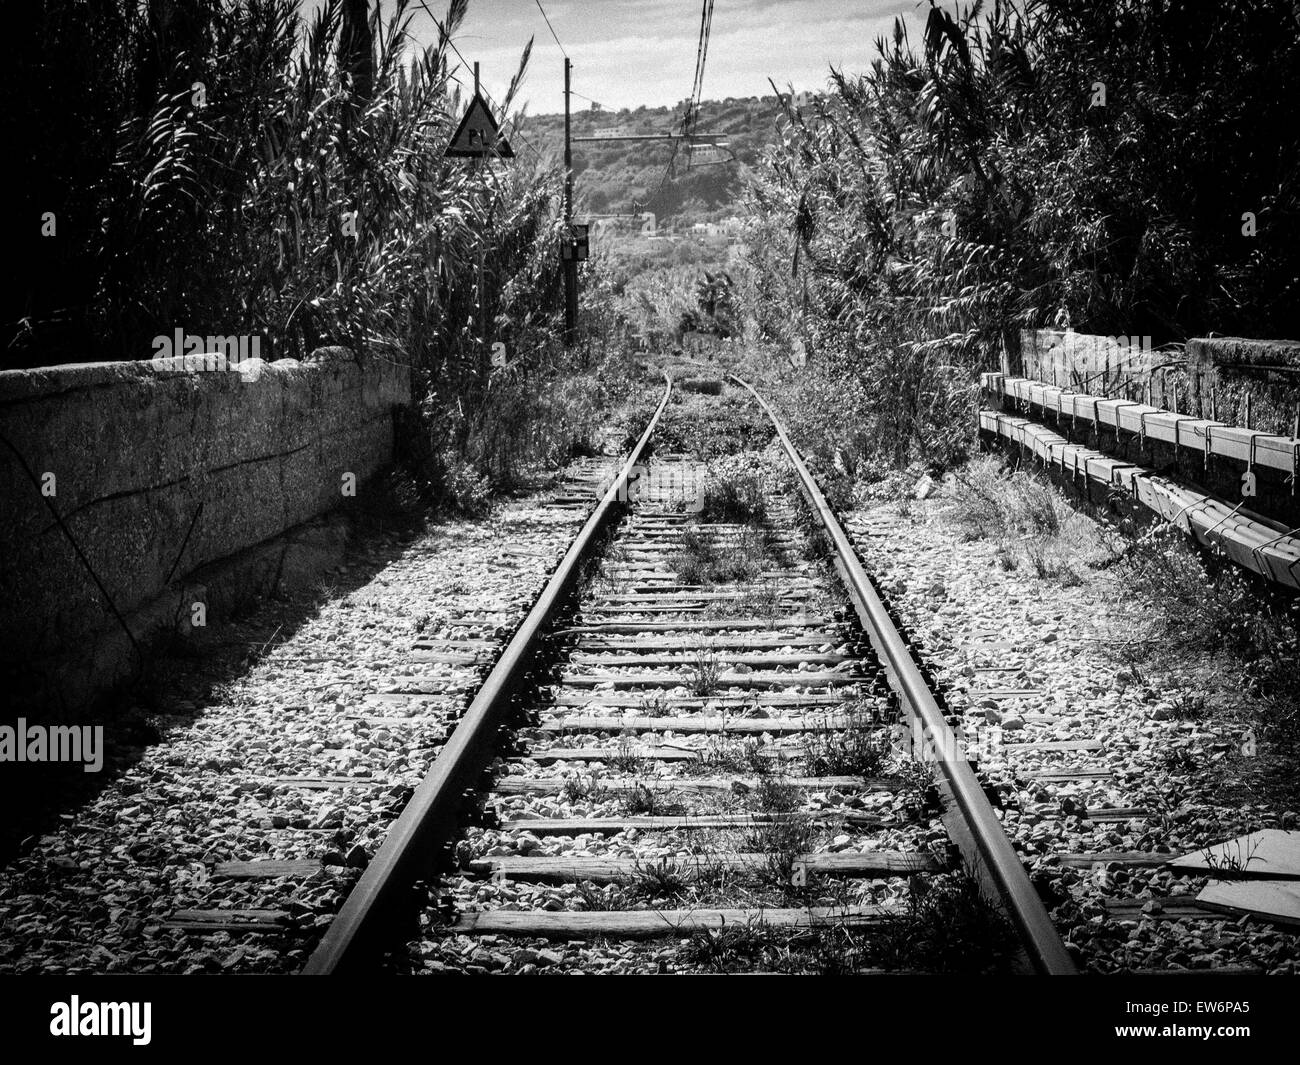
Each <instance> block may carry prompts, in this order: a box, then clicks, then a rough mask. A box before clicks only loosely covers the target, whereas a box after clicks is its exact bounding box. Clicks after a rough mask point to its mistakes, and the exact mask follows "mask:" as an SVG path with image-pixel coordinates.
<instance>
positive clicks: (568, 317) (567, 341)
mask: <svg viewBox="0 0 1300 1065" xmlns="http://www.w3.org/2000/svg"><path fill="white" fill-rule="evenodd" d="M572 66H573V65H572V63H570V62H569V57H568V56H565V57H564V244H565V248H566V250H567V251H568V257H567V258H565V259H564V346H565V347H572V346H573V341H574V337H575V334H576V332H577V329H578V262H577V260H576V259H574V258H573V255H574V251H575V249H574V247H573V144H572V140H571V137H570V118H569V78H570V73H571V71H572Z"/></svg>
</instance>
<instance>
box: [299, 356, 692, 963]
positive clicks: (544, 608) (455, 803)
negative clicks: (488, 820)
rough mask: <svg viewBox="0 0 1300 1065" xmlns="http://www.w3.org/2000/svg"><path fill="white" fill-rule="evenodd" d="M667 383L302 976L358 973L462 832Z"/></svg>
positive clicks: (613, 510) (619, 502) (622, 496)
mask: <svg viewBox="0 0 1300 1065" xmlns="http://www.w3.org/2000/svg"><path fill="white" fill-rule="evenodd" d="M664 382H665V385H664V394H663V398H662V399H661V400H660V401H659V406H658V407H657V408H656V409H655V412H654V416H653V417H652V418H651V419H650V424H649V425H647V426H646V429H645V432H643V433H642V434H641V438H640V439H639V440H638V441H637V443H636V446H635V447H634V448H632V450H631V452H630V453H629V455H628V457H627V460H626V462H624V464H623V466H622V468H621V469H620V470H619V474H618V477H617V478H616V479H615V480H614V483H613V484H611V485H610V487H609V489H608V491H606V492H605V494H604V496H603V497H602V498H601V500H600V502H599V503H598V504H597V506H596V509H595V510H594V511H592V513H591V516H590V517H588V518H587V521H586V524H585V525H583V527H582V530H581V532H579V533H578V535H577V537H576V538H575V539H574V541H573V543H572V544H571V545H570V546H569V550H568V551H567V552H566V553H565V555H564V558H563V559H562V560H561V561H560V564H559V566H558V567H556V570H555V572H554V573H553V574H552V575H551V578H550V580H549V581H547V583H546V587H545V588H544V589H543V590H542V593H541V595H540V596H538V599H537V602H536V603H534V604H533V608H532V610H530V611H529V612H528V616H527V617H526V618H525V619H524V621H523V623H522V624H521V625H520V626H519V628H518V630H517V631H516V632H515V634H514V636H513V637H512V638H511V640H510V642H509V644H507V645H506V648H505V650H504V651H503V652H502V654H501V657H500V658H498V659H497V663H496V665H495V666H494V667H493V668H492V671H491V672H490V673H489V674H488V676H487V679H486V680H485V681H484V682H483V686H482V687H481V688H479V690H478V694H477V695H475V696H474V700H473V701H472V702H471V703H470V705H469V708H468V709H467V710H466V711H465V714H464V716H463V717H462V718H461V719H460V722H459V723H458V724H457V725H456V728H455V730H454V731H453V732H452V734H451V736H450V738H449V739H448V740H447V743H446V745H445V746H444V747H443V748H442V750H441V751H440V752H439V753H438V756H437V758H436V759H435V760H434V763H433V765H432V766H430V767H429V771H428V773H427V774H426V775H425V777H424V780H423V781H421V783H420V786H419V787H418V788H417V789H416V790H415V793H414V794H413V795H412V796H411V799H410V801H409V802H408V803H407V804H406V808H405V809H404V810H403V811H402V813H401V815H400V816H399V817H398V818H397V820H396V821H395V822H393V824H392V826H391V827H390V828H389V830H388V834H387V835H386V836H385V838H384V842H383V843H382V844H381V845H380V848H379V850H378V852H377V853H376V854H375V856H374V858H373V859H372V860H371V862H370V864H369V865H368V866H367V867H366V871H365V872H364V873H363V874H362V876H361V879H360V880H358V881H357V883H356V885H355V886H354V887H353V888H352V891H351V892H350V893H349V895H348V897H347V900H346V901H345V902H344V904H343V908H342V909H341V910H339V913H338V916H336V917H335V918H334V920H333V922H332V923H331V924H330V926H329V928H328V929H327V930H326V932H325V935H324V936H323V937H322V938H321V941H320V943H318V944H317V946H316V949H315V950H314V951H313V952H312V955H311V957H310V958H309V959H308V960H307V964H306V965H305V966H304V967H303V969H302V973H303V974H304V975H316V976H319V975H329V974H333V973H340V972H345V971H348V970H354V971H355V970H356V969H358V968H361V967H362V966H363V965H365V964H367V963H370V962H374V961H375V960H376V959H377V958H378V956H379V954H380V953H381V952H382V950H383V947H384V945H385V943H386V942H387V941H388V937H389V936H391V934H392V932H393V931H394V925H395V924H396V923H397V922H398V921H399V920H400V918H401V913H402V911H403V908H404V906H405V905H406V904H409V902H410V900H409V898H403V896H404V895H406V894H407V893H408V892H409V890H410V888H411V885H412V884H414V882H415V881H417V880H419V879H421V878H422V877H424V876H426V875H428V874H429V873H430V872H431V871H432V870H433V867H434V864H435V861H436V858H437V855H438V854H439V852H440V850H441V848H442V846H443V845H445V844H446V843H447V842H449V841H450V840H451V838H452V836H453V835H454V833H455V832H456V831H457V829H458V827H459V821H460V819H459V817H458V813H459V810H460V807H461V803H462V801H463V799H464V796H465V792H466V790H467V789H469V788H471V787H473V786H474V784H475V783H476V781H477V780H478V777H479V775H480V774H481V773H482V772H483V770H484V769H485V768H486V767H487V765H488V764H489V763H490V761H491V759H492V755H493V751H494V749H495V740H496V736H497V732H498V729H499V727H500V724H501V721H502V719H503V717H504V715H505V711H506V710H507V708H508V705H509V702H510V697H511V696H512V695H513V694H514V692H515V690H516V687H517V683H518V680H519V677H520V675H521V673H522V672H523V669H524V667H526V666H527V665H528V664H529V663H531V662H532V661H533V660H534V659H535V657H536V653H537V650H538V646H539V643H540V640H541V637H542V635H543V633H544V632H545V631H546V629H547V626H548V625H549V624H550V622H551V621H552V620H553V619H554V616H555V614H556V613H557V612H558V610H559V609H560V607H561V605H562V604H563V602H564V599H565V597H566V596H567V595H568V593H569V592H570V591H571V589H572V588H573V586H574V584H575V583H576V581H577V579H578V576H579V567H580V564H581V563H582V561H583V559H584V557H585V556H586V555H587V553H588V552H589V551H590V550H591V549H592V548H593V546H594V545H595V544H596V542H597V538H598V536H599V534H600V533H601V532H602V531H603V530H604V528H605V527H606V526H607V525H608V524H609V522H610V521H611V520H613V518H614V516H615V514H617V513H619V512H620V511H621V510H622V509H624V507H625V506H626V502H627V495H628V493H627V484H628V480H629V479H630V477H631V475H632V472H633V470H634V469H635V467H636V466H637V464H638V463H639V462H640V460H641V456H642V454H643V453H644V451H645V448H646V445H647V444H648V443H649V441H650V437H651V435H652V434H653V433H654V430H655V427H656V426H657V425H658V424H659V417H660V415H662V414H663V412H664V408H665V407H666V406H667V405H668V398H669V396H670V395H671V394H672V380H671V378H669V376H668V375H667V374H664Z"/></svg>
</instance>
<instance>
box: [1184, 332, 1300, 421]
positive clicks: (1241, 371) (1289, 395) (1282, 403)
mask: <svg viewBox="0 0 1300 1065" xmlns="http://www.w3.org/2000/svg"><path fill="white" fill-rule="evenodd" d="M1187 374H1188V378H1189V380H1190V381H1191V382H1192V388H1193V390H1194V392H1195V394H1196V397H1197V398H1196V410H1197V412H1198V413H1202V412H1203V416H1205V417H1208V416H1209V414H1210V412H1211V410H1213V412H1214V416H1215V417H1216V418H1218V419H1219V420H1220V421H1225V422H1228V423H1230V424H1232V425H1242V426H1245V425H1246V424H1247V422H1249V423H1250V424H1249V427H1250V428H1252V429H1259V430H1262V431H1263V432H1268V433H1280V434H1286V435H1294V434H1295V431H1296V417H1297V415H1298V414H1300V343H1297V342H1296V341H1294V340H1247V339H1245V338H1242V337H1197V338H1195V339H1192V340H1189V341H1188V342H1187Z"/></svg>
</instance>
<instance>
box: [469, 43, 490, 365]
mask: <svg viewBox="0 0 1300 1065" xmlns="http://www.w3.org/2000/svg"><path fill="white" fill-rule="evenodd" d="M478 98H479V97H478V61H477V60H476V61H475V62H474V99H475V100H477V99H478ZM471 102H472V101H471ZM483 165H484V164H483V157H482V156H479V157H478V158H477V159H475V160H474V173H475V176H476V177H477V176H478V175H479V174H480V173H481V171H482V169H483ZM484 192H485V194H488V195H490V193H486V188H485V189H484ZM488 212H489V215H490V214H491V207H490V206H489V208H488ZM483 239H484V237H483V227H482V224H480V226H479V234H478V338H479V351H480V354H481V353H483V352H486V351H487V350H488V335H487V288H486V285H485V284H484V277H483V275H484V262H483V259H484V255H483ZM481 358H483V359H484V361H485V362H486V356H485V355H482V354H481Z"/></svg>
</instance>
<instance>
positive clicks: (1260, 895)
mask: <svg viewBox="0 0 1300 1065" xmlns="http://www.w3.org/2000/svg"><path fill="white" fill-rule="evenodd" d="M1196 904H1197V905H1198V906H1204V907H1206V908H1207V909H1211V910H1219V911H1221V912H1223V913H1231V914H1236V915H1238V916H1244V915H1249V916H1251V917H1258V918H1260V919H1262V920H1265V921H1270V922H1272V923H1274V924H1284V925H1292V926H1295V927H1300V884H1298V883H1295V882H1293V881H1290V880H1212V881H1210V883H1208V884H1206V885H1205V889H1204V890H1203V891H1202V892H1201V893H1200V894H1199V895H1197V896H1196Z"/></svg>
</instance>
